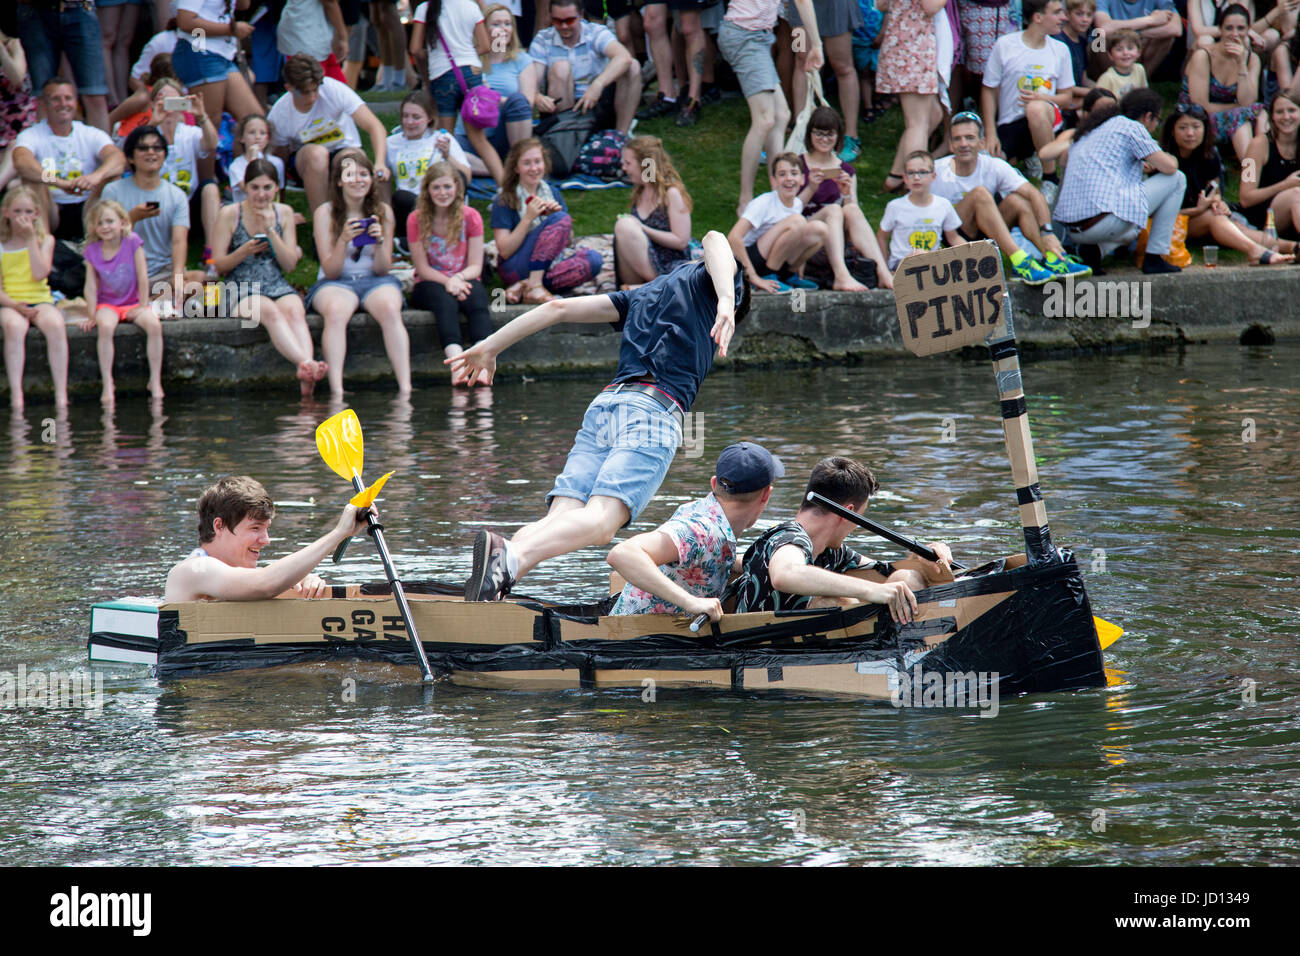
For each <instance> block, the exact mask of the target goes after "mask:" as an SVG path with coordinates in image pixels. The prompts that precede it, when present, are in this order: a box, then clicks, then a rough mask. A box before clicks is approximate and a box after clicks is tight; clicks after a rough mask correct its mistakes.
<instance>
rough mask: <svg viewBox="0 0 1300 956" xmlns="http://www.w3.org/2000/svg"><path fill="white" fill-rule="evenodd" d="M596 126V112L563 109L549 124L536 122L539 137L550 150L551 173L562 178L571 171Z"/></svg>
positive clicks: (557, 177)
mask: <svg viewBox="0 0 1300 956" xmlns="http://www.w3.org/2000/svg"><path fill="white" fill-rule="evenodd" d="M595 128H596V112H595V110H593V111H591V112H590V113H579V112H577V111H576V110H565V111H564V112H563V113H559V114H557V115H556V116H555V118H554V120H553V122H551V123H550V124H549V125H548V124H544V123H539V124H538V132H539V135H540V139H541V141H542V142H543V143H545V144H546V146H547V148H548V149H549V150H550V151H551V175H552V176H554V177H555V178H556V179H563V178H564V177H565V176H567V175H569V173H571V172H572V171H573V167H574V164H575V163H576V162H577V161H578V153H579V152H581V151H582V145H583V143H585V142H586V141H587V138H588V137H589V136H591V134H592V131H593V130H594V129H595Z"/></svg>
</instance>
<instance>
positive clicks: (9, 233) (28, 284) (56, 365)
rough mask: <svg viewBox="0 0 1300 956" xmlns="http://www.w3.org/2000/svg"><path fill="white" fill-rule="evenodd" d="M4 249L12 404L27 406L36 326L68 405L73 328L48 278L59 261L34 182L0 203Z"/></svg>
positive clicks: (1, 306)
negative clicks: (27, 370)
mask: <svg viewBox="0 0 1300 956" xmlns="http://www.w3.org/2000/svg"><path fill="white" fill-rule="evenodd" d="M0 253H2V254H0V326H3V327H4V339H5V374H6V375H7V376H8V377H9V404H10V406H11V407H12V408H13V409H14V410H15V411H22V408H23V365H24V364H25V363H26V359H27V329H28V328H29V327H30V326H33V325H34V326H36V327H37V328H38V329H40V330H41V333H42V334H43V335H44V336H45V351H46V354H47V355H48V356H49V359H50V377H51V378H52V379H53V380H54V407H55V408H56V409H60V410H62V409H64V408H67V407H68V333H67V331H66V329H65V328H64V323H63V313H62V312H60V311H59V310H58V309H57V308H55V307H54V295H53V293H51V292H50V284H49V282H48V281H46V280H47V278H48V277H49V274H50V269H52V268H53V266H54V237H53V236H52V235H50V234H49V232H47V231H46V229H45V217H44V216H42V215H41V213H40V205H39V204H38V202H37V199H36V194H35V193H34V192H32V189H31V187H30V186H25V185H23V184H21V183H20V184H18V185H16V186H12V187H10V189H9V191H8V192H6V193H5V196H4V200H3V202H0Z"/></svg>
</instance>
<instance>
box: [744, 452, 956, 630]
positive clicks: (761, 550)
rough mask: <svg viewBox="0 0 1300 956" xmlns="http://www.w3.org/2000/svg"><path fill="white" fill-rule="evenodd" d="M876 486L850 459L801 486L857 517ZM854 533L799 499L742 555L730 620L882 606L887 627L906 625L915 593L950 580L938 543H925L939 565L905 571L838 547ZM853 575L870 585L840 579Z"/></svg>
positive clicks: (829, 461) (947, 558)
mask: <svg viewBox="0 0 1300 956" xmlns="http://www.w3.org/2000/svg"><path fill="white" fill-rule="evenodd" d="M877 487H878V486H877V484H876V477H875V475H873V474H872V473H871V470H870V469H869V468H867V467H866V466H865V465H861V464H859V463H858V462H856V461H854V460H853V459H852V458H841V457H832V458H823V459H822V460H821V461H819V462H817V464H816V466H815V467H814V468H813V472H812V476H811V477H810V478H809V479H808V491H815V492H817V493H818V494H819V495H821V496H822V497H824V498H826V499H828V500H829V501H833V502H835V504H837V505H839V506H840V507H842V508H847V509H848V510H849V511H856V512H858V513H859V514H860V513H861V512H862V511H863V509H865V508H866V506H867V500H868V499H869V498H870V497H871V496H872V495H873V494H875V493H876V489H877ZM856 527H857V525H855V524H853V523H852V522H850V521H847V520H845V519H844V518H841V517H840V516H839V515H837V514H834V513H833V512H831V511H828V510H827V509H825V508H823V507H822V506H821V505H818V504H810V503H808V501H807V495H806V494H805V495H804V505H803V506H802V507H801V508H800V509H799V512H798V514H796V515H795V517H794V520H793V521H783V522H781V523H780V524H778V525H776V526H775V527H772V528H769V529H768V530H767V531H765V532H763V534H762V535H761V536H760V537H759V538H758V540H757V541H755V542H754V543H753V544H752V545H750V546H749V550H748V551H746V552H745V559H744V562H743V564H742V567H741V572H740V577H738V578H737V579H736V581H735V582H734V584H733V585H732V587H731V588H730V589H729V591H728V593H729V595H732V594H734V595H735V597H736V613H737V614H742V613H745V612H747V611H789V610H793V609H797V608H806V607H824V606H828V605H833V604H835V603H837V602H838V601H861V602H864V603H868V604H884V605H887V606H888V607H889V612H890V614H891V615H892V616H893V618H894V620H895V621H898V622H899V623H902V624H906V623H907V622H909V621H911V620H912V618H913V616H914V615H915V614H916V596H915V595H914V594H913V593H912V592H913V591H914V590H919V589H921V588H924V587H926V586H928V585H930V584H936V583H938V582H940V581H943V580H949V581H950V580H952V572H951V570H950V566H951V563H952V552H951V551H950V550H949V549H948V546H947V545H946V544H944V543H943V542H941V541H932V542H930V547H931V548H933V549H934V550H935V551H936V552H937V553H938V555H939V561H938V563H934V562H930V561H922V560H920V559H916V560H915V561H909V562H908V563H909V564H912V565H913V566H912V567H909V568H895V567H894V566H893V565H892V564H888V563H886V562H883V561H872V560H871V559H869V558H866V557H864V556H863V555H860V554H858V553H857V552H856V551H854V550H853V549H852V548H849V547H846V546H845V545H844V539H845V538H847V537H848V535H849V532H850V531H852V530H854V529H855V528H856ZM853 570H867V571H870V572H874V574H872V575H871V577H872V578H875V580H869V579H868V578H866V577H857V576H855V575H849V574H846V573H845V572H846V571H853Z"/></svg>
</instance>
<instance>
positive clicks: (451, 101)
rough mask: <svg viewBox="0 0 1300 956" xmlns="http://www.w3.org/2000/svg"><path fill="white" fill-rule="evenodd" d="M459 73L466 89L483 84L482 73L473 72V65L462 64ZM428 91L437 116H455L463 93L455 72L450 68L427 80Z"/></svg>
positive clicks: (463, 96)
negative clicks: (440, 74)
mask: <svg viewBox="0 0 1300 956" xmlns="http://www.w3.org/2000/svg"><path fill="white" fill-rule="evenodd" d="M460 75H461V77H462V78H463V79H464V80H465V86H466V87H467V88H468V89H473V88H474V87H476V86H482V85H483V74H482V73H475V72H474V69H473V67H468V66H462V67H461V68H460ZM429 93H430V95H432V96H433V102H434V103H435V104H436V105H437V107H438V115H439V116H455V115H457V114H458V113H459V112H460V102H461V100H463V99H464V98H465V94H464V93H462V92H461V89H460V84H459V83H457V82H456V74H455V73H454V72H452V71H451V70H448V71H447V72H446V73H444V74H442V76H439V77H437V78H436V79H433V80H430V81H429Z"/></svg>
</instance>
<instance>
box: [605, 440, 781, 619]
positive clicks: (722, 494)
mask: <svg viewBox="0 0 1300 956" xmlns="http://www.w3.org/2000/svg"><path fill="white" fill-rule="evenodd" d="M784 474H785V466H784V465H783V464H781V459H780V458H777V457H776V456H775V455H773V454H772V453H771V452H769V451H768V450H767V449H766V448H764V447H763V446H762V445H756V444H754V443H752V442H747V441H743V442H739V443H737V444H735V445H728V446H727V447H726V448H724V449H723V450H722V454H721V455H719V456H718V464H717V466H716V467H715V468H714V470H713V478H712V479H710V481H709V485H710V487H711V488H712V489H713V491H712V493H710V494H709V495H708V496H707V497H704V498H700V499H699V500H697V501H692V502H690V503H689V504H685V505H682V506H681V507H680V508H678V509H677V511H676V512H674V513H673V516H672V517H671V518H669V519H668V520H667V521H665V522H664V523H663V524H661V525H660V526H659V527H658V528H656V529H655V530H654V531H647V532H645V533H644V534H638V535H636V536H635V537H632V538H629V539H628V540H626V541H624V542H622V543H620V544H618V545H616V546H615V547H614V549H613V550H612V551H610V552H609V557H608V558H607V559H606V560H607V561H609V564H610V567H612V568H613V569H614V570H615V571H617V572H618V573H619V574H621V575H622V576H623V579H624V580H625V581H627V585H626V586H625V587H624V588H623V593H622V594H620V595H619V597H618V600H617V601H616V602H615V604H614V607H613V608H612V609H611V610H610V612H609V613H610V614H687V615H689V616H691V617H695V616H696V615H698V614H707V615H708V616H709V619H710V620H713V621H716V620H718V619H719V618H721V617H722V602H721V601H720V600H719V598H721V596H722V592H723V591H724V590H725V589H726V587H727V581H728V579H729V578H730V577H731V572H732V570H733V568H734V567H735V566H736V555H737V553H738V546H737V544H736V534H735V532H736V531H744V530H745V529H746V528H751V527H753V525H754V522H755V521H757V520H758V516H759V515H761V514H762V513H763V509H764V508H766V507H767V502H768V499H769V498H771V497H772V482H773V481H774V480H775V479H777V478H780V477H782V476H783V475H784Z"/></svg>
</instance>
